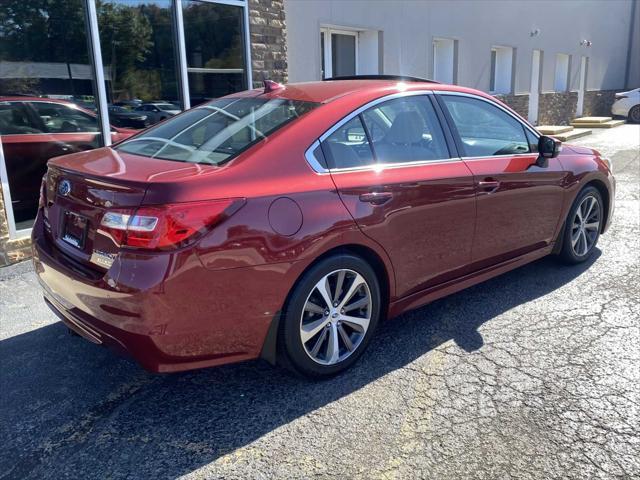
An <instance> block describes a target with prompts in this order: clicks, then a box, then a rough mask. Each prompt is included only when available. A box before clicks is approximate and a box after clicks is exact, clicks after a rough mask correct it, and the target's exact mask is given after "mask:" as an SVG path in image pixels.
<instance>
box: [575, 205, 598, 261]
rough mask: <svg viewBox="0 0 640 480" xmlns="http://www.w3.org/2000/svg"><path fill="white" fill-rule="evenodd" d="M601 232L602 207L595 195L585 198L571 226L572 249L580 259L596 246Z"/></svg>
mask: <svg viewBox="0 0 640 480" xmlns="http://www.w3.org/2000/svg"><path fill="white" fill-rule="evenodd" d="M599 231H600V205H599V203H598V199H597V198H596V197H595V196H593V195H587V196H586V197H584V199H583V200H582V202H580V205H579V206H578V208H577V209H576V213H575V215H574V217H573V222H572V224H571V248H572V249H573V253H575V254H576V255H577V256H579V257H583V256H585V255H586V254H587V253H588V252H589V250H591V248H592V247H593V245H594V244H595V242H596V240H597V238H598V232H599Z"/></svg>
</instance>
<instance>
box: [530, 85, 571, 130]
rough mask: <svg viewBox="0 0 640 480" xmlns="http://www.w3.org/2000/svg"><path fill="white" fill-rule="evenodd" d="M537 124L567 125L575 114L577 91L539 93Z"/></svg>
mask: <svg viewBox="0 0 640 480" xmlns="http://www.w3.org/2000/svg"><path fill="white" fill-rule="evenodd" d="M539 98H540V100H539V103H538V125H569V123H570V122H571V121H572V120H573V119H574V118H575V116H576V107H577V105H578V92H553V93H541V94H540V97H539Z"/></svg>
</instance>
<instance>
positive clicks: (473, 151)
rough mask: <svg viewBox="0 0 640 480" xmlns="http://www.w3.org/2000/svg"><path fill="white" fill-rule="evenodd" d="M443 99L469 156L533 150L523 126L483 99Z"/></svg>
mask: <svg viewBox="0 0 640 480" xmlns="http://www.w3.org/2000/svg"><path fill="white" fill-rule="evenodd" d="M441 98H442V99H443V100H444V103H445V105H446V107H447V110H448V111H449V113H450V115H451V118H452V119H453V123H454V125H455V127H456V129H457V130H458V134H459V135H460V139H461V140H462V144H463V147H464V150H465V152H464V153H465V156H467V157H485V156H493V155H515V154H519V153H530V152H531V149H530V147H529V141H528V139H527V137H526V135H525V131H524V127H523V125H522V124H521V123H520V122H519V121H518V120H516V119H515V118H513V117H512V116H511V115H509V114H508V113H506V112H504V111H503V110H501V109H500V108H498V107H497V106H494V105H492V104H490V103H489V102H486V101H484V100H479V99H475V98H469V97H462V96H457V95H442V96H441Z"/></svg>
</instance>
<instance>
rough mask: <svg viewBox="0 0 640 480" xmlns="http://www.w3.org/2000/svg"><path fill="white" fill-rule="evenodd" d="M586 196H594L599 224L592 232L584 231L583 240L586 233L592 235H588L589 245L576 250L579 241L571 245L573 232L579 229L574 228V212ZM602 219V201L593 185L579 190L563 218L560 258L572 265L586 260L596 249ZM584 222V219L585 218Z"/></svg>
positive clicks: (578, 246) (573, 236)
mask: <svg viewBox="0 0 640 480" xmlns="http://www.w3.org/2000/svg"><path fill="white" fill-rule="evenodd" d="M587 197H591V198H594V199H595V200H596V201H597V205H596V207H597V209H598V222H599V226H598V228H597V229H595V230H593V231H592V232H587V233H585V237H584V238H585V242H586V241H587V240H586V238H587V235H593V238H591V237H589V246H588V249H587V250H586V252H581V251H577V250H578V248H580V245H581V243H580V242H581V241H579V242H578V244H576V247H574V246H573V241H572V238H576V237H575V233H576V232H577V231H578V230H579V227H577V228H576V226H575V221H576V212H577V211H578V208H579V207H580V206H581V205H582V204H583V202H584V201H585V199H587ZM603 221H604V208H603V203H602V195H600V192H599V191H598V189H597V188H595V187H590V186H589V187H585V188H584V189H582V191H580V193H579V194H578V196H577V197H576V199H575V200H574V202H573V205H572V206H571V209H570V210H569V214H568V215H567V219H566V220H565V225H564V230H563V233H562V249H561V251H560V255H559V257H560V259H561V260H562V261H563V262H564V263H567V264H570V265H573V264H576V263H582V262H584V261H586V260H588V259H589V258H590V257H591V256H592V255H593V253H594V251H595V249H596V245H597V244H598V239H599V238H600V232H601V231H602V222H603ZM585 222H586V220H585Z"/></svg>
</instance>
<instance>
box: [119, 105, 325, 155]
mask: <svg viewBox="0 0 640 480" xmlns="http://www.w3.org/2000/svg"><path fill="white" fill-rule="evenodd" d="M318 105H320V104H319V103H313V102H304V101H299V100H287V99H264V98H262V99H261V98H221V99H219V100H215V101H213V102H210V103H208V104H205V105H200V106H198V107H196V108H194V109H192V110H189V111H187V112H185V113H183V114H182V115H178V116H176V117H174V118H172V119H170V120H167V121H166V122H164V123H162V124H160V125H158V126H157V127H153V128H150V129H149V130H146V131H144V132H143V133H141V134H139V135H136V136H135V137H133V138H131V139H130V140H127V141H125V142H123V143H121V144H120V145H118V146H117V147H116V149H117V150H119V151H123V152H127V153H134V154H136V155H143V156H146V157H152V158H162V159H165V160H176V161H181V162H189V163H205V164H210V165H221V164H223V163H224V162H227V161H229V160H231V159H232V158H233V157H235V156H237V155H239V154H240V153H241V152H242V151H244V150H246V149H247V148H249V147H250V146H251V145H253V144H254V143H256V142H258V141H260V140H262V139H265V138H267V137H268V136H269V135H270V134H271V133H273V132H275V131H276V130H277V129H279V128H281V127H282V126H284V125H286V124H287V123H289V122H291V121H293V120H295V119H297V118H299V117H300V116H302V115H304V114H305V113H307V112H309V111H311V110H313V109H314V108H315V107H317V106H318Z"/></svg>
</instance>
